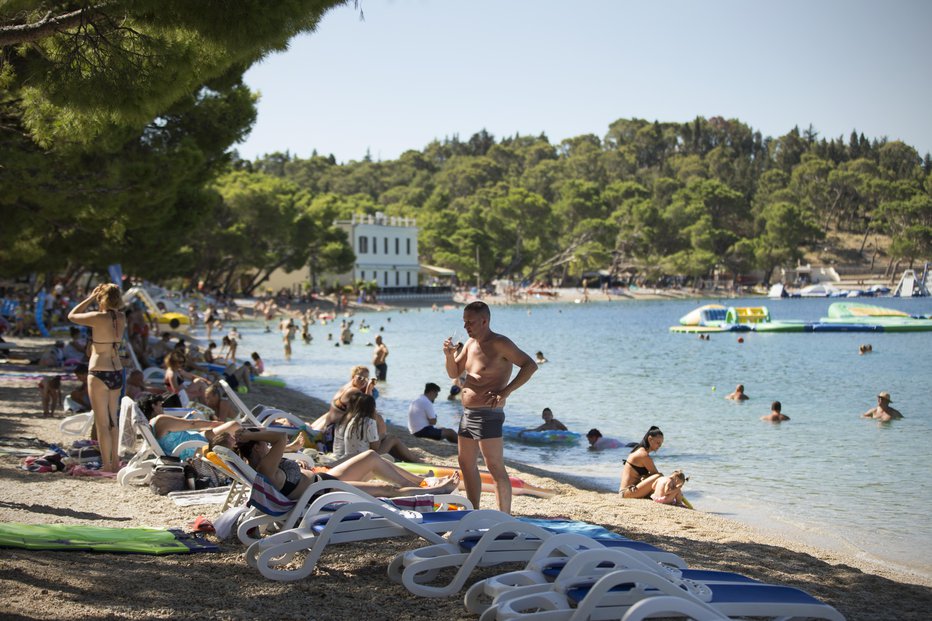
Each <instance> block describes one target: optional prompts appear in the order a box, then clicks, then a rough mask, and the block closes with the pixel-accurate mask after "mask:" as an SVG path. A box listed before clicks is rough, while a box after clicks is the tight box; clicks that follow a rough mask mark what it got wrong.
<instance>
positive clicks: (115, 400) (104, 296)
mask: <svg viewBox="0 0 932 621" xmlns="http://www.w3.org/2000/svg"><path fill="white" fill-rule="evenodd" d="M95 302H96V303H97V308H98V310H97V311H88V310H87V309H88V307H90V306H91V304H93V303H95ZM122 308H123V298H122V297H121V295H120V288H119V287H117V286H116V285H114V284H109V283H108V284H100V285H97V287H95V288H94V291H92V292H91V294H90V295H89V296H88V297H87V298H85V299H84V300H83V301H81V302H80V303H79V304H78V305H77V306H75V307H74V308H73V309H71V312H70V313H68V319H69V320H71V321H72V322H74V323H76V324H79V325H82V326H89V327H90V328H91V329H92V330H93V340H92V341H91V359H90V361H89V362H88V369H89V370H88V374H87V392H88V394H89V395H90V399H91V409H92V410H93V411H94V425H95V427H96V429H97V441H98V443H99V444H100V465H101V470H102V471H104V472H116V471H117V470H119V469H120V458H119V456H118V455H117V444H118V434H119V430H118V428H117V416H118V413H119V411H120V406H119V401H120V392H121V391H122V389H123V362H122V360H120V344H121V343H122V342H123V333H124V331H125V329H126V316H125V315H124V314H123V313H122V312H120V309H122Z"/></svg>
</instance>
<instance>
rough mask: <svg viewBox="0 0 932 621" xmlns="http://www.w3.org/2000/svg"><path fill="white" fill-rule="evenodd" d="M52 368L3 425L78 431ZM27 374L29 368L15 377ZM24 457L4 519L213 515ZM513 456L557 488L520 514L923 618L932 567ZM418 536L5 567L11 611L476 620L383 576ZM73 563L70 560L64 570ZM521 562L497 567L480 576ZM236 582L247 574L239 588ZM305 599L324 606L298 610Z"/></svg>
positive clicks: (6, 462)
mask: <svg viewBox="0 0 932 621" xmlns="http://www.w3.org/2000/svg"><path fill="white" fill-rule="evenodd" d="M14 342H15V343H17V347H16V350H17V351H21V350H22V347H21V346H20V345H19V344H23V345H24V346H25V347H27V348H29V347H41V346H42V344H44V343H46V342H47V340H46V339H14ZM4 367H7V368H9V365H0V371H6V369H4ZM47 372H52V371H51V370H48V371H47ZM42 373H43V371H42V370H39V369H35V370H32V369H30V370H28V371H10V372H5V373H4V377H3V381H2V382H0V404H2V407H0V436H3V437H6V438H9V437H37V438H40V439H43V440H45V441H47V442H60V441H62V440H64V439H69V440H73V439H74V436H71V437H70V438H69V437H66V436H62V435H61V434H60V433H59V432H58V422H59V421H60V419H59V418H46V419H43V418H42V417H41V416H40V415H39V407H38V393H37V391H36V389H35V382H34V380H32V379H26V377H28V376H32V375H35V374H42ZM17 374H20V375H21V376H23V379H17V377H16V375H17ZM72 383H73V382H68V383H67V385H69V386H70V385H71V384H72ZM244 400H245V401H246V403H247V404H248V405H250V406H252V405H254V404H256V403H260V402H261V403H269V404H274V405H277V406H279V407H281V408H282V409H285V410H289V411H292V412H295V413H297V414H299V415H301V416H302V418H305V419H312V418H313V417H314V416H315V415H316V414H317V413H319V412H321V411H322V410H323V409H324V408H326V403H325V402H324V401H322V400H320V399H317V398H315V397H312V396H308V395H306V394H304V393H302V392H299V391H297V390H293V389H290V388H277V387H271V386H261V385H260V386H257V387H256V389H254V390H253V391H252V392H250V393H249V394H246V395H244ZM392 432H393V433H395V434H397V435H399V436H400V437H401V438H402V439H403V440H404V442H405V443H406V444H407V445H408V446H409V447H411V448H412V449H414V451H415V452H416V453H417V454H418V455H420V456H421V457H422V459H423V460H424V461H427V462H429V463H435V464H437V465H452V464H455V462H456V449H455V446H454V445H452V444H447V443H435V442H431V441H429V440H421V439H417V438H413V437H412V436H410V435H409V434H408V433H407V430H406V429H402V428H400V427H398V426H397V425H393V426H392ZM20 461H21V459H20V458H16V457H10V456H3V457H0V472H2V480H0V481H2V482H0V490H2V497H3V498H4V499H6V502H3V503H0V520H2V521H4V522H9V521H19V522H27V523H29V522H31V523H75V524H96V525H102V526H157V527H172V528H179V527H180V528H185V529H189V528H188V527H189V525H190V523H191V522H192V521H193V519H194V518H195V517H196V516H197V515H200V514H204V515H207V517H208V518H210V519H213V518H214V517H215V513H216V509H217V507H216V506H197V507H176V506H175V505H174V503H172V501H170V500H169V499H167V498H166V497H160V496H156V495H154V494H152V493H151V492H150V491H149V490H148V489H147V488H144V487H139V488H136V487H133V488H121V487H120V486H118V485H117V484H116V483H115V482H111V481H106V480H100V479H96V478H89V477H88V478H83V477H68V476H65V475H63V474H54V473H53V474H39V473H30V472H26V471H24V470H21V469H19V463H20ZM506 463H507V465H508V468H509V471H510V472H511V473H512V474H513V475H514V476H520V477H522V478H524V479H525V480H527V481H528V482H530V483H532V484H534V485H539V486H541V487H547V488H551V489H554V490H556V491H557V492H558V494H557V496H555V497H554V498H551V499H548V500H542V499H537V498H530V497H527V496H515V502H514V513H515V514H516V515H527V516H535V517H567V518H572V519H580V520H585V521H589V522H592V523H595V524H599V525H602V526H605V527H606V528H609V529H611V530H614V531H616V532H620V533H622V534H624V535H627V536H631V537H633V538H636V539H641V540H644V541H647V542H649V543H653V544H655V545H658V546H661V547H663V548H665V549H669V550H670V551H672V552H676V553H678V554H680V555H681V556H683V557H684V558H685V559H686V560H687V562H688V563H689V565H690V567H698V568H708V569H723V570H730V571H738V572H740V573H744V574H746V575H748V576H750V577H753V578H757V579H760V580H764V581H767V582H773V583H779V584H787V585H791V586H796V587H799V588H802V589H804V590H806V591H808V592H810V593H811V594H813V595H814V596H816V597H818V598H820V599H822V600H823V601H825V602H826V603H829V604H831V605H832V606H835V607H836V608H837V609H838V610H839V611H841V612H842V614H844V615H845V616H846V617H847V618H848V619H849V620H860V619H864V620H865V621H866V620H867V619H877V618H897V619H916V620H918V619H924V618H926V617H927V615H928V607H929V605H930V604H932V579H930V578H929V577H926V576H919V575H914V574H910V573H907V572H902V571H897V570H895V569H891V568H889V567H883V566H879V565H877V564H875V563H871V562H869V561H865V560H864V559H860V558H857V557H856V556H854V555H851V554H844V553H841V552H838V551H832V550H824V549H819V548H816V547H811V546H808V545H805V544H803V543H801V542H798V541H792V540H789V539H787V538H786V537H784V536H781V535H779V534H776V533H768V532H765V531H763V530H761V529H757V528H754V527H752V526H749V525H747V524H744V523H740V522H736V521H734V520H731V519H727V518H725V517H722V516H719V515H716V514H714V513H702V512H698V511H697V512H691V511H686V510H683V509H677V508H674V507H667V506H664V505H659V504H657V503H652V502H646V501H638V500H622V499H620V498H619V497H618V496H617V494H614V493H610V492H609V493H606V492H602V491H599V486H598V485H593V483H594V482H592V481H587V480H585V479H583V478H581V477H578V476H574V475H571V474H567V473H559V472H549V471H547V470H546V469H543V468H537V467H533V466H528V465H525V464H521V463H519V462H515V461H513V460H508V459H506ZM100 486H103V487H100ZM482 500H483V506H485V507H491V506H494V500H493V497H492V496H491V495H489V494H484V495H483V499H482ZM416 545H417V544H416V542H414V541H413V540H402V541H397V542H395V541H393V542H390V543H385V542H374V543H369V542H363V543H360V544H346V545H341V546H333V550H332V552H331V551H330V550H328V551H327V552H326V553H325V555H324V557H323V558H322V560H321V564H320V565H319V567H318V569H317V570H316V571H315V573H314V575H313V576H311V577H310V578H308V579H306V580H303V581H300V582H297V583H274V582H270V581H267V580H265V579H264V578H262V577H261V575H260V574H258V572H255V571H254V570H251V569H249V568H248V567H247V566H246V565H245V562H244V561H243V559H242V552H243V548H242V546H240V545H239V544H238V543H229V542H227V543H223V544H222V545H221V549H222V551H221V552H220V553H219V554H199V555H177V556H165V557H149V556H143V555H116V554H92V553H85V552H46V551H26V550H19V549H0V558H2V559H3V560H4V565H5V566H6V567H8V568H10V569H9V573H7V574H6V575H5V577H4V578H3V585H4V587H5V589H4V590H5V592H6V593H8V594H12V595H11V596H9V597H8V601H9V602H10V603H9V612H10V613H12V614H13V615H17V614H18V615H21V616H22V617H21V618H41V619H45V618H53V617H55V618H58V617H64V616H67V617H72V618H86V619H91V618H101V617H103V616H106V617H114V618H125V619H142V618H178V617H179V616H183V617H188V616H195V615H198V616H205V617H207V618H224V619H225V618H251V617H256V616H260V615H261V616H274V617H280V618H288V619H290V618H304V619H306V618H309V617H310V618H319V619H330V618H333V619H340V618H346V617H347V616H349V615H350V614H354V613H356V612H361V613H363V614H365V613H366V611H367V610H371V608H368V607H367V606H368V605H369V602H370V600H373V601H372V605H374V606H378V609H379V610H380V613H382V614H384V616H380V617H379V618H406V619H407V618H410V619H430V618H434V617H435V616H436V615H437V614H441V615H443V616H444V617H448V618H453V619H469V618H472V619H474V618H475V617H470V616H469V615H467V614H466V613H465V610H464V609H463V608H462V604H461V600H460V599H459V598H456V597H454V598H449V599H444V600H433V599H431V600H423V599H418V598H414V597H413V596H411V595H410V594H408V593H407V591H406V590H404V588H403V587H401V586H399V585H395V584H393V583H391V582H389V581H388V580H387V579H386V578H385V577H384V572H385V566H386V565H387V564H388V561H389V560H391V558H392V556H393V555H394V554H395V553H397V551H400V550H404V549H411V548H413V547H415V546H416ZM63 567H67V568H68V569H67V570H65V571H63V570H62V568H63ZM511 568H513V567H506V568H504V569H500V570H496V569H495V568H493V569H490V570H486V571H485V572H483V573H481V574H478V576H479V577H485V576H487V575H492V574H494V573H500V572H501V571H505V570H506V569H511ZM117 572H120V573H121V578H122V579H121V580H120V581H112V580H108V578H112V576H113V575H114V574H115V573H117ZM0 575H3V574H0ZM348 578H349V579H348ZM192 580H197V581H198V584H199V586H200V587H202V589H201V588H199V593H198V597H197V598H192V597H190V595H184V594H190V592H191V591H190V586H191V581H192ZM153 581H157V582H155V583H154V584H157V585H158V588H157V589H155V590H153V589H152V588H151V585H152V584H153ZM470 582H472V580H471V581H470ZM124 583H127V584H126V585H125V586H124ZM231 584H234V585H235V587H234V588H232V589H231V588H230V585H231ZM134 585H135V586H134ZM201 590H203V592H200V591H201ZM153 591H154V592H153ZM338 593H339V595H338ZM295 595H301V596H302V601H305V602H307V604H303V605H300V606H299V605H298V604H297V603H296V601H295V599H294V597H295ZM192 599H194V600H195V601H193V602H192V601H191V600H192ZM307 605H314V606H315V608H312V609H309V610H308V609H304V610H300V609H299V608H305V607H306V606H307ZM319 605H324V606H325V608H319V607H317V606H319Z"/></svg>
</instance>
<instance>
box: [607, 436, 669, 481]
mask: <svg viewBox="0 0 932 621" xmlns="http://www.w3.org/2000/svg"><path fill="white" fill-rule="evenodd" d="M662 445H663V432H662V431H660V429H659V428H657V427H654V426H651V428H650V429H648V430H647V433H645V434H644V437H643V438H642V439H641V441H640V442H639V443H638V444H637V445H636V446H635V447H634V448H633V449H631V453H630V454H629V455H628V458H627V459H626V460H624V461H623V462H622V464H623V465H622V468H621V486H620V488H619V490H618V491H619V492H620V493H621V497H622V498H647V497H648V496H650V495H651V493H652V492H653V491H654V481H656V480H657V479H659V478H660V477H661V476H663V475H662V474H660V473H659V472H658V471H657V466H655V465H654V460H653V459H651V458H650V454H651V453H655V452H657V451H658V450H659V449H660V447H661V446H662Z"/></svg>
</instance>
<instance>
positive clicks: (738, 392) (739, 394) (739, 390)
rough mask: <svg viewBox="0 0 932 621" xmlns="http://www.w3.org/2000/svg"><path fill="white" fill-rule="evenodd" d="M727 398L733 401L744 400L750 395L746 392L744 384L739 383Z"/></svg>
mask: <svg viewBox="0 0 932 621" xmlns="http://www.w3.org/2000/svg"><path fill="white" fill-rule="evenodd" d="M725 398H726V399H730V400H732V401H744V400H746V399H748V396H747V395H746V394H744V384H738V385H737V386H736V387H735V391H734V392H733V393H731V394H730V395H728V396H727V397H725Z"/></svg>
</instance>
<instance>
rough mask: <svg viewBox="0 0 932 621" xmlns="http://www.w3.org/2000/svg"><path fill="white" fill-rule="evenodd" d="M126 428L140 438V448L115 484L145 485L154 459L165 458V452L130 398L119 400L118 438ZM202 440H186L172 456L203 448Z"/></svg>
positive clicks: (177, 447)
mask: <svg viewBox="0 0 932 621" xmlns="http://www.w3.org/2000/svg"><path fill="white" fill-rule="evenodd" d="M126 426H131V427H132V428H133V429H134V430H135V432H136V433H138V434H139V435H141V436H142V446H141V447H140V448H139V450H138V451H137V452H136V454H135V455H134V456H133V457H132V459H130V460H129V462H128V463H127V464H126V465H125V466H123V468H121V469H120V472H119V473H117V482H118V483H119V484H120V485H145V484H146V483H148V482H149V477H150V476H151V474H152V470H153V469H154V468H155V462H156V459H157V458H159V457H165V451H164V450H162V447H161V446H160V445H159V443H158V440H156V438H155V434H154V433H152V428H151V427H149V421H148V420H146V417H145V416H144V415H143V413H142V412H141V411H140V410H139V406H138V405H136V402H135V401H133V400H132V399H131V398H130V397H123V399H122V400H120V437H121V438H122V437H123V430H124V429H125V428H126ZM205 444H206V443H205V442H204V441H203V440H196V439H193V440H188V441H187V442H182V443H181V444H179V445H178V446H176V447H175V450H174V451H173V452H172V455H173V456H175V457H177V456H178V455H180V454H181V452H182V451H184V450H186V449H197V448H198V447H201V446H204V445H205Z"/></svg>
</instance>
